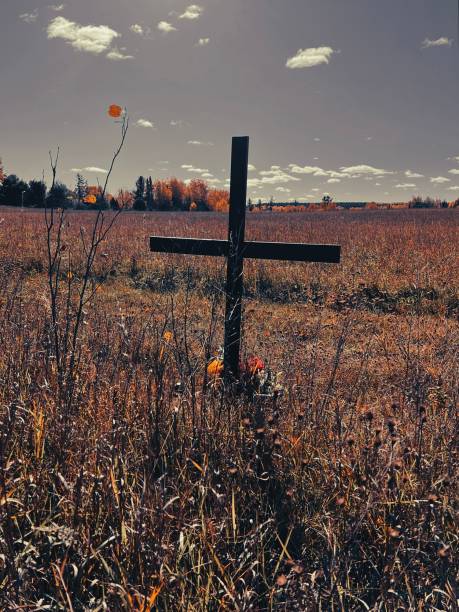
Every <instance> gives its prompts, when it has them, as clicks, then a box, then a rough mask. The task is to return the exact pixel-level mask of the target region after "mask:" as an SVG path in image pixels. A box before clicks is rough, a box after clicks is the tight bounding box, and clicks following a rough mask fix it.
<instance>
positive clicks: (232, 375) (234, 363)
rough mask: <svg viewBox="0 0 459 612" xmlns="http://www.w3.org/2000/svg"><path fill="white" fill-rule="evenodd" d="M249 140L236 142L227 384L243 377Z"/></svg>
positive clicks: (228, 286)
mask: <svg viewBox="0 0 459 612" xmlns="http://www.w3.org/2000/svg"><path fill="white" fill-rule="evenodd" d="M248 165H249V138H248V136H236V137H234V138H233V145H232V152H231V187H230V207H229V227H228V247H229V248H228V269H227V276H226V314H225V349H224V350H225V356H224V375H225V379H226V380H227V381H230V380H234V379H237V378H238V376H239V352H240V348H241V319H242V291H243V269H244V234H245V209H246V201H247V174H248Z"/></svg>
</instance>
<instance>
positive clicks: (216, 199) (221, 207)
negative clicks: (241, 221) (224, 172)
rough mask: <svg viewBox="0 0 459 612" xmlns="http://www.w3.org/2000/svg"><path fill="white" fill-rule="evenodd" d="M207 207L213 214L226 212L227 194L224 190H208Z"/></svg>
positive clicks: (227, 208) (227, 207) (227, 206)
mask: <svg viewBox="0 0 459 612" xmlns="http://www.w3.org/2000/svg"><path fill="white" fill-rule="evenodd" d="M207 202H208V207H209V209H210V210H213V211H215V212H228V210H229V192H228V191H226V189H210V190H209V194H208V197H207Z"/></svg>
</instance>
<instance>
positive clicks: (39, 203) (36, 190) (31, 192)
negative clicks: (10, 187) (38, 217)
mask: <svg viewBox="0 0 459 612" xmlns="http://www.w3.org/2000/svg"><path fill="white" fill-rule="evenodd" d="M45 203H46V183H45V182H44V181H35V180H32V181H29V189H28V190H27V193H26V194H25V205H26V206H31V207H34V208H43V207H44V206H45Z"/></svg>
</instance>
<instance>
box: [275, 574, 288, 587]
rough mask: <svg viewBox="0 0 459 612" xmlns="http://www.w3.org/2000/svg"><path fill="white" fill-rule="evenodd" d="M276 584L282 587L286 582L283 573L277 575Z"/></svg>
mask: <svg viewBox="0 0 459 612" xmlns="http://www.w3.org/2000/svg"><path fill="white" fill-rule="evenodd" d="M276 584H277V586H278V587H283V586H285V585H286V584H287V576H286V575H285V574H281V575H280V576H278V577H277V580H276Z"/></svg>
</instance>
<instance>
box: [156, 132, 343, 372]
mask: <svg viewBox="0 0 459 612" xmlns="http://www.w3.org/2000/svg"><path fill="white" fill-rule="evenodd" d="M248 162H249V138H248V137H246V136H239V137H235V138H233V148H232V154H231V188H230V207H229V226H228V240H209V239H200V238H175V237H162V236H151V238H150V250H151V251H154V252H157V253H178V254H182V255H208V256H209V255H210V256H219V255H220V256H223V257H226V258H227V260H228V264H227V276H226V314H225V343H224V375H225V378H226V379H227V380H231V379H237V378H238V376H239V353H240V348H241V319H242V294H243V269H244V259H245V258H252V259H275V260H288V261H309V262H321V263H339V262H340V257H341V247H340V246H338V245H335V244H295V243H289V242H253V241H246V240H245V213H246V201H247V175H248Z"/></svg>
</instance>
